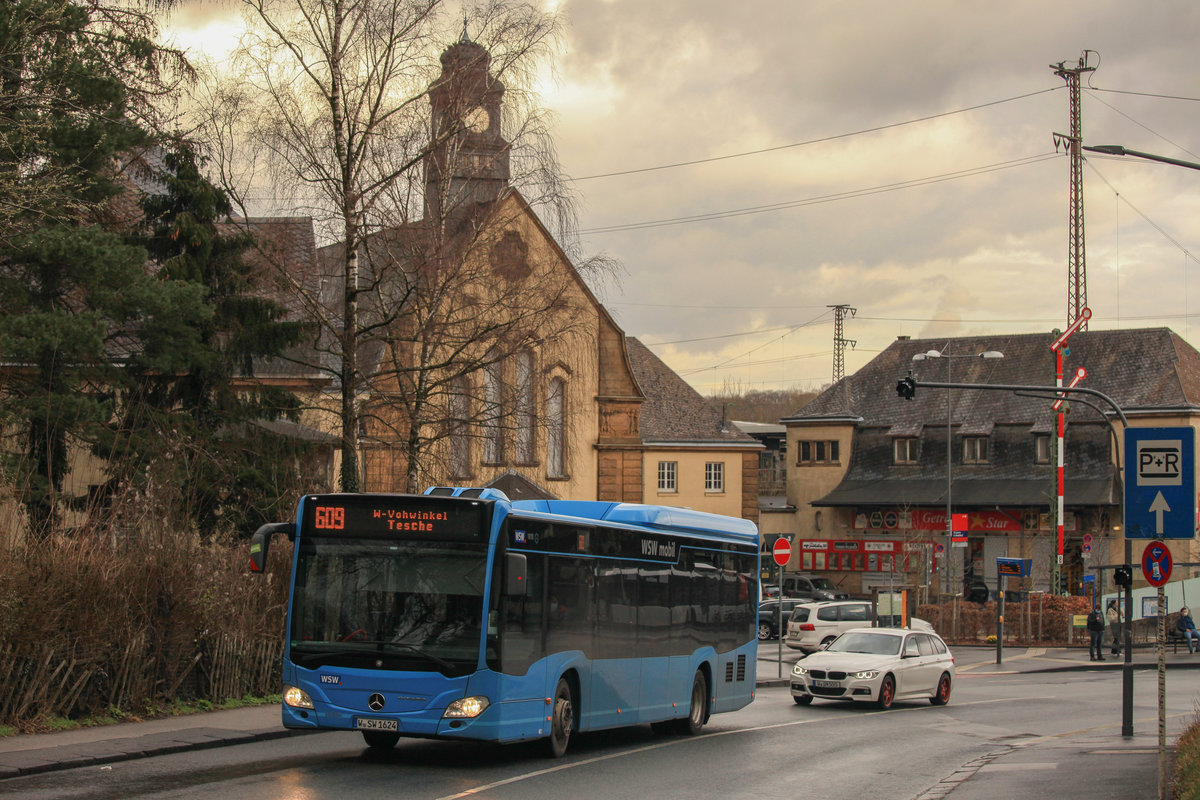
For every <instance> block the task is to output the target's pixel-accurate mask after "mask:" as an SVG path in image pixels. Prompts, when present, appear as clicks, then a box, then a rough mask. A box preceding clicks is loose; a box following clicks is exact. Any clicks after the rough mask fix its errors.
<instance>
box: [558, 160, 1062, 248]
mask: <svg viewBox="0 0 1200 800" xmlns="http://www.w3.org/2000/svg"><path fill="white" fill-rule="evenodd" d="M1061 157H1062V156H1060V155H1059V154H1058V153H1053V152H1047V153H1041V154H1039V155H1035V156H1025V157H1023V158H1015V159H1012V160H1011V161H1000V162H997V163H995V164H985V165H983V166H978V167H970V168H968V169H963V170H957V171H955V172H946V173H942V174H941V175H930V176H927V177H924V178H913V179H911V180H906V181H898V182H896V183H886V184H881V185H879V186H871V187H866V188H863V189H851V190H849V191H845V192H836V193H834V194H826V195H818V196H815V197H806V198H804V199H801V200H788V201H785V202H782V203H771V204H768V205H761V206H748V207H745V208H735V209H729V210H726V211H712V212H708V213H704V214H693V215H690V216H686V217H670V218H666V219H658V220H650V221H648V222H629V223H624V224H620V225H608V226H602V227H596V228H583V229H581V230H580V231H579V233H580V234H581V235H585V234H597V233H616V232H619V231H636V230H644V229H647V228H662V227H666V226H670V225H686V224H689V223H694V222H709V221H711V220H714V219H728V218H730V217H744V216H749V215H751V214H765V213H767V212H771V211H783V210H786V209H789V208H801V207H803V206H811V205H820V204H824V203H832V202H836V201H838V200H849V199H852V198H856V197H867V196H870V195H874V194H883V193H886V192H895V191H898V190H900V189H911V188H914V187H917V186H928V185H931V184H934V183H942V182H944V181H951V180H957V179H960V178H969V177H973V176H976V175H986V174H987V173H989V172H997V171H999V170H1004V169H1012V168H1014V167H1023V166H1027V165H1029V164H1037V163H1040V162H1042V161H1048V160H1050V159H1053V158H1061Z"/></svg>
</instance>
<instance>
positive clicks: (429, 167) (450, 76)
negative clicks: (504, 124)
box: [425, 25, 509, 223]
mask: <svg viewBox="0 0 1200 800" xmlns="http://www.w3.org/2000/svg"><path fill="white" fill-rule="evenodd" d="M441 60H442V74H441V76H440V77H439V78H438V79H437V81H435V82H434V84H433V85H432V86H431V87H429V100H430V106H431V109H432V112H433V119H432V126H431V133H432V137H433V138H432V147H431V149H430V153H429V154H428V155H427V156H426V157H425V219H426V220H427V221H430V222H435V223H436V222H437V221H440V220H443V219H444V218H446V217H461V216H465V215H469V214H471V213H472V212H473V211H475V210H476V209H477V208H478V206H479V204H481V203H490V202H491V201H493V200H495V199H496V198H497V197H499V196H500V193H501V192H503V191H504V189H505V188H506V187H507V186H508V180H509V143H508V142H507V141H505V139H504V137H502V136H501V135H500V106H501V100H502V99H503V97H504V84H503V83H501V82H500V81H499V79H497V78H496V77H494V76H493V75H492V74H491V73H490V71H489V70H490V67H491V62H492V58H491V56H490V55H489V54H488V52H487V50H485V49H484V48H483V47H482V46H480V45H478V44H476V43H475V42H473V41H471V40H470V39H469V38H468V36H467V31H466V26H465V25H464V27H463V35H462V38H461V39H460V40H459V41H457V42H455V43H454V44H452V45H451V46H450V47H448V48H447V49H446V51H445V52H443V53H442V59H441Z"/></svg>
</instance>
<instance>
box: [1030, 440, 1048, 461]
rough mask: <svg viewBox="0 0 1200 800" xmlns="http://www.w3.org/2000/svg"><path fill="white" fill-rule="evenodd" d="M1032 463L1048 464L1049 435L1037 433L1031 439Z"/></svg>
mask: <svg viewBox="0 0 1200 800" xmlns="http://www.w3.org/2000/svg"><path fill="white" fill-rule="evenodd" d="M1033 463H1035V464H1049V463H1050V434H1048V433H1039V434H1035V435H1034V437H1033Z"/></svg>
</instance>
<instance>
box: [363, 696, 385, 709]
mask: <svg viewBox="0 0 1200 800" xmlns="http://www.w3.org/2000/svg"><path fill="white" fill-rule="evenodd" d="M367 706H368V707H369V708H370V709H371V710H372V711H382V710H383V695H381V694H378V693H376V694H373V695H371V696H370V697H368V698H367Z"/></svg>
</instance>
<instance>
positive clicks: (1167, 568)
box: [1142, 542, 1174, 586]
mask: <svg viewBox="0 0 1200 800" xmlns="http://www.w3.org/2000/svg"><path fill="white" fill-rule="evenodd" d="M1173 563H1174V562H1173V560H1172V559H1171V551H1170V550H1168V549H1167V546H1166V545H1165V544H1163V543H1162V542H1151V543H1150V544H1148V545H1146V549H1145V550H1144V551H1143V552H1142V577H1143V578H1145V579H1146V582H1147V583H1149V584H1150V585H1151V586H1162V585H1163V584H1164V583H1166V582H1167V581H1168V580H1170V579H1171V566H1172V564H1173Z"/></svg>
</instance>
